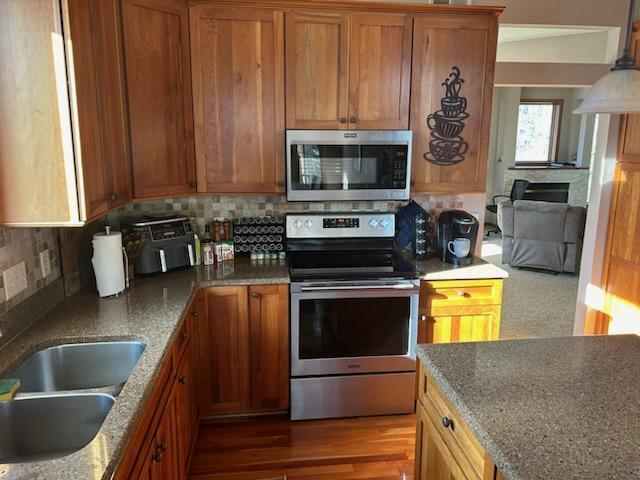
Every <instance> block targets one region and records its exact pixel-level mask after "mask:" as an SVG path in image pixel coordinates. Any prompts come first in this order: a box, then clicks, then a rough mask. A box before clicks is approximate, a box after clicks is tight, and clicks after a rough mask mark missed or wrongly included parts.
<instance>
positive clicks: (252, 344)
mask: <svg viewBox="0 0 640 480" xmlns="http://www.w3.org/2000/svg"><path fill="white" fill-rule="evenodd" d="M288 408H289V286H288V285H253V286H229V287H211V288H204V289H201V290H199V291H198V292H197V293H196V295H195V297H194V300H193V302H192V303H191V305H190V306H189V308H188V309H187V313H186V315H185V318H184V319H183V320H182V323H181V325H180V326H179V327H178V332H177V335H176V339H175V341H174V343H173V345H172V347H171V351H170V353H169V355H168V356H167V358H166V359H165V362H164V365H163V366H162V368H161V370H160V374H159V375H158V379H157V380H156V384H155V386H154V388H153V391H152V392H151V396H150V397H149V401H148V402H147V406H146V409H145V410H144V412H143V413H142V416H141V417H140V421H139V423H138V426H137V428H136V430H135V431H134V433H133V436H132V438H131V440H130V442H129V446H128V447H127V451H126V452H125V454H124V457H123V459H122V461H121V463H120V466H119V467H118V470H117V472H116V474H115V477H114V478H115V479H116V480H125V479H126V480H132V479H148V480H156V479H178V480H181V479H186V478H187V475H188V469H189V462H190V459H191V453H192V452H193V448H194V446H195V441H196V438H197V436H198V420H199V417H200V416H201V415H203V416H210V415H214V414H227V413H252V412H258V411H259V412H265V411H274V412H275V411H277V412H281V411H286V410H287V409H288Z"/></svg>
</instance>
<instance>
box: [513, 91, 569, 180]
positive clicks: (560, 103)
mask: <svg viewBox="0 0 640 480" xmlns="http://www.w3.org/2000/svg"><path fill="white" fill-rule="evenodd" d="M523 104H524V105H551V106H553V120H552V124H551V141H552V145H551V147H550V148H549V158H548V159H547V160H530V161H522V160H521V161H518V160H517V158H516V159H515V165H516V167H526V166H530V167H532V166H544V165H549V164H551V163H555V162H557V161H558V153H559V151H560V133H561V132H560V127H561V123H562V113H563V108H564V100H563V99H561V98H549V99H538V98H534V99H525V98H522V99H520V102H519V103H518V120H519V118H520V106H521V105H523ZM517 146H518V132H517V128H516V149H517ZM517 153H518V152H517V150H516V152H515V155H516V156H517Z"/></svg>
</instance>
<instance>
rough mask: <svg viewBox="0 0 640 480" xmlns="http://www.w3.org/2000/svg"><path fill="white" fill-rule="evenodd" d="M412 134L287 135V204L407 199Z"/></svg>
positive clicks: (296, 132) (290, 132) (340, 132)
mask: <svg viewBox="0 0 640 480" xmlns="http://www.w3.org/2000/svg"><path fill="white" fill-rule="evenodd" d="M411 138H412V134H411V131H406V130H398V131H344V130H333V131H332V130H326V131H313V130H288V131H287V200H291V201H322V200H407V199H408V198H409V187H410V178H411V168H410V166H411Z"/></svg>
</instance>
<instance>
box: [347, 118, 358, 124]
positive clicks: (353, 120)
mask: <svg viewBox="0 0 640 480" xmlns="http://www.w3.org/2000/svg"><path fill="white" fill-rule="evenodd" d="M349 121H350V122H351V123H356V122H357V121H358V119H357V118H356V117H351V118H350V119H349Z"/></svg>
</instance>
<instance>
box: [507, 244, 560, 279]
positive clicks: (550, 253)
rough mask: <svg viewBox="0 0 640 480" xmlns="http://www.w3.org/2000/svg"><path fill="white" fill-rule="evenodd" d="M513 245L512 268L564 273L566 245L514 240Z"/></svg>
mask: <svg viewBox="0 0 640 480" xmlns="http://www.w3.org/2000/svg"><path fill="white" fill-rule="evenodd" d="M512 244H513V245H512V249H511V262H510V264H511V265H512V266H514V267H529V268H544V269H547V270H553V271H555V272H562V271H563V269H564V258H565V245H564V243H558V242H548V241H544V240H528V239H524V238H514V239H513V242H512Z"/></svg>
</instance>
